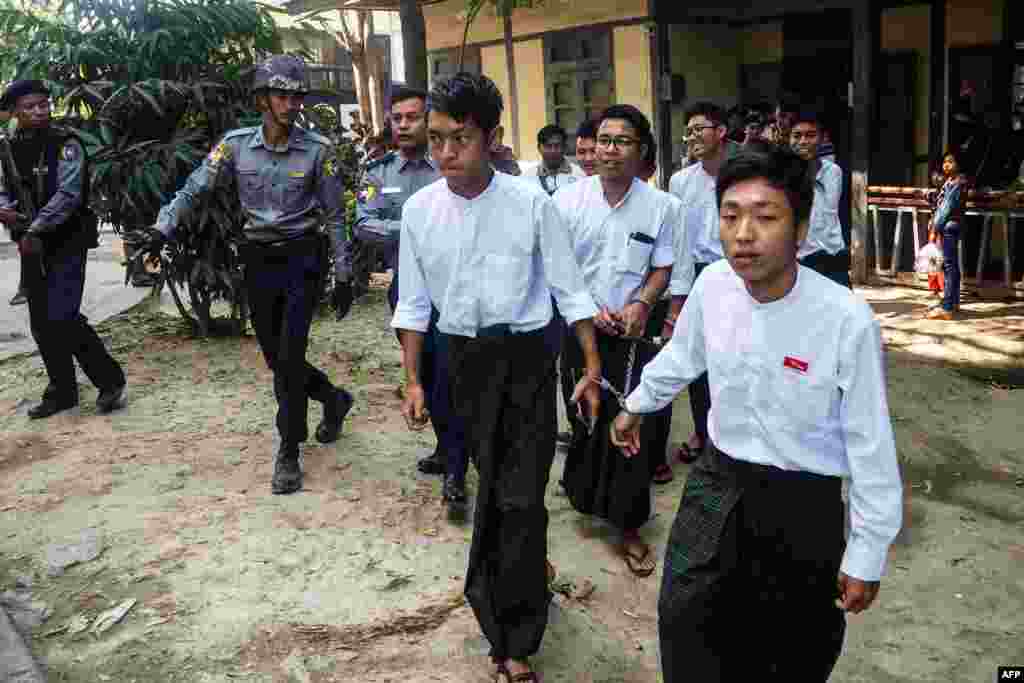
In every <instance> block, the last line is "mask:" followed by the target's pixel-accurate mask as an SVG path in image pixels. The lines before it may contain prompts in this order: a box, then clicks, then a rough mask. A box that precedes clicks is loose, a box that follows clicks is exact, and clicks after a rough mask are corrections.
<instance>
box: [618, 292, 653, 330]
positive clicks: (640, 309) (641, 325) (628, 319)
mask: <svg viewBox="0 0 1024 683" xmlns="http://www.w3.org/2000/svg"><path fill="white" fill-rule="evenodd" d="M650 314H651V309H650V307H649V306H648V305H647V304H645V303H643V302H642V301H634V302H632V303H629V304H626V307H625V308H623V309H622V314H621V318H622V322H623V325H624V326H625V328H626V330H625V333H626V336H627V337H633V338H636V337H642V336H644V330H646V329H647V318H648V317H649V316H650Z"/></svg>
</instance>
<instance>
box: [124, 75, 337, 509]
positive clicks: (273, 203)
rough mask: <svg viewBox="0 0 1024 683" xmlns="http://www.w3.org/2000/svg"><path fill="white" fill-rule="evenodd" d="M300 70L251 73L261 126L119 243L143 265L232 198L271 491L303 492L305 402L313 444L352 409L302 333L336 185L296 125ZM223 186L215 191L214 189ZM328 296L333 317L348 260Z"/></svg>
mask: <svg viewBox="0 0 1024 683" xmlns="http://www.w3.org/2000/svg"><path fill="white" fill-rule="evenodd" d="M306 83H307V79H306V66H305V64H304V63H303V62H302V60H301V59H299V58H298V57H294V56H291V55H277V56H274V57H271V58H270V59H268V60H267V61H265V62H264V63H263V64H261V65H260V66H259V67H258V68H257V69H256V73H255V75H254V77H253V95H254V99H255V101H256V106H257V108H258V109H259V110H260V111H261V112H262V114H263V124H262V125H260V126H254V127H251V128H239V129H237V130H233V131H230V132H229V133H228V134H227V135H225V136H224V139H223V140H222V141H221V142H220V143H219V144H218V145H217V146H216V147H214V148H213V151H211V152H210V154H209V156H207V158H206V159H205V160H204V162H203V164H202V165H201V166H200V167H199V168H198V169H196V171H195V172H193V173H192V175H190V176H189V178H188V180H187V181H186V182H185V186H184V187H183V188H182V189H181V190H179V191H178V193H177V194H176V195H175V197H174V199H173V200H172V201H171V203H170V204H167V205H166V206H164V207H163V209H161V211H160V215H159V216H158V218H157V222H156V226H155V227H153V228H146V229H143V230H139V231H135V232H133V233H130V234H128V235H125V240H126V241H127V242H128V243H129V244H131V245H132V246H133V247H134V248H135V249H136V250H137V253H138V254H139V258H144V257H145V255H146V254H147V253H153V252H159V251H160V250H161V249H162V248H163V245H164V243H165V242H166V240H168V239H170V238H171V237H172V236H173V234H174V232H175V230H177V229H178V228H179V227H181V226H182V225H187V224H188V222H189V219H190V217H191V216H192V215H193V213H194V212H195V211H196V209H197V208H198V207H199V204H200V200H201V198H202V197H203V196H205V195H208V194H209V193H210V192H214V191H216V190H217V189H218V188H224V187H230V188H232V191H234V192H238V198H239V200H240V202H241V209H242V214H243V216H244V219H245V224H244V226H243V234H244V236H245V240H244V242H243V243H242V244H241V245H240V246H239V256H240V258H241V260H242V261H243V263H245V287H246V290H247V293H248V297H249V305H250V306H251V308H252V322H253V327H255V328H256V338H257V339H258V340H259V344H260V349H261V350H262V351H263V357H264V359H265V360H266V362H267V366H268V367H269V368H270V369H271V370H272V371H273V373H274V395H275V397H276V398H277V407H278V410H277V430H278V432H279V433H280V436H281V445H280V448H279V450H278V453H277V456H276V458H275V460H274V474H273V477H272V478H271V483H270V488H271V492H272V493H275V494H286V493H293V492H295V491H298V490H300V489H301V488H302V469H301V467H300V465H299V455H300V444H302V443H303V442H304V441H306V438H307V436H308V425H307V412H308V409H309V399H311V398H312V399H313V400H315V401H319V402H320V403H322V404H323V406H324V413H323V421H322V422H320V424H319V425H318V426H317V428H316V438H317V441H319V442H320V443H332V442H334V441H336V440H337V439H338V435H339V434H340V433H341V427H342V422H343V421H344V419H345V415H346V414H348V411H349V409H350V408H351V407H352V395H351V394H349V393H348V392H347V391H345V390H344V389H341V388H339V387H335V386H334V385H333V384H332V383H331V381H330V379H328V377H327V375H326V374H325V373H324V372H323V371H322V370H320V369H319V368H315V367H313V366H312V365H311V364H310V363H309V362H308V361H307V360H306V349H307V347H308V346H309V328H310V325H311V324H312V322H313V313H314V311H315V309H316V306H317V303H318V302H319V300H320V294H321V289H322V282H323V276H324V273H325V270H326V268H327V262H328V258H327V250H328V249H329V247H330V242H329V239H328V235H329V234H331V233H330V232H325V229H324V228H325V227H326V229H327V230H328V231H334V234H338V235H341V234H343V233H342V232H341V231H340V229H339V228H340V226H341V223H342V221H343V220H344V211H343V207H342V185H341V178H340V174H339V172H338V164H337V158H336V157H335V156H334V154H333V151H332V145H331V141H330V140H328V139H327V138H325V137H323V136H321V135H318V134H316V133H313V132H310V131H307V130H305V129H303V128H300V127H298V126H297V125H295V120H296V118H297V117H298V114H299V111H300V110H301V109H302V104H303V100H304V98H305V96H306V93H307V86H306ZM222 180H223V181H225V182H221V181H222ZM337 252H338V253H339V255H340V258H341V263H340V264H338V265H337V266H336V267H337V268H338V270H337V281H336V283H335V287H336V288H339V289H340V296H339V297H338V299H337V304H338V306H339V310H338V312H339V314H340V315H341V316H344V315H345V314H346V313H347V312H348V309H349V308H350V307H351V305H352V285H351V263H350V262H349V260H348V259H349V254H350V251H349V250H348V249H346V248H339V249H338V250H337Z"/></svg>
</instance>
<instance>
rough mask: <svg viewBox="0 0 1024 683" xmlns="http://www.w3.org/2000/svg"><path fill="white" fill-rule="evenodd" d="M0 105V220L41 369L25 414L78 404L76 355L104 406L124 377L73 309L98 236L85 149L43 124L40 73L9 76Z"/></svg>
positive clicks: (46, 95) (115, 398) (111, 402)
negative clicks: (9, 125) (35, 400)
mask: <svg viewBox="0 0 1024 683" xmlns="http://www.w3.org/2000/svg"><path fill="white" fill-rule="evenodd" d="M0 107H2V108H3V109H5V110H8V111H13V114H14V117H15V119H16V120H17V122H18V130H17V132H16V133H15V134H14V138H13V139H12V140H3V141H0V222H2V223H3V224H4V225H5V226H6V227H7V228H8V229H9V230H10V231H11V233H12V236H16V237H17V241H18V250H19V251H20V252H21V255H22V264H21V265H22V283H23V285H24V287H25V290H26V291H27V298H28V308H29V321H30V324H31V327H32V336H33V337H34V338H35V340H36V344H38V346H39V355H40V356H42V359H43V364H44V365H45V366H46V374H47V375H48V377H49V385H48V386H47V387H46V390H45V391H44V392H43V400H42V402H41V403H40V404H39V405H37V406H35V407H33V408H32V409H31V410H29V412H28V416H29V417H30V418H32V419H39V418H44V417H49V416H51V415H53V414H54V413H57V412H60V411H62V410H66V409H68V408H72V407H74V406H77V405H78V382H77V378H76V375H75V362H74V361H75V360H76V359H77V360H78V364H79V365H80V366H81V367H82V370H83V371H84V372H85V374H86V376H88V378H89V380H90V381H91V382H92V383H93V384H94V385H96V388H97V389H99V397H98V398H97V399H96V409H97V411H98V412H100V413H108V412H110V411H112V410H114V409H115V408H117V407H118V406H120V405H121V403H122V400H121V399H122V396H123V394H124V386H125V377H124V371H123V370H122V369H121V366H120V365H118V364H117V361H115V360H114V359H113V358H111V356H110V354H109V353H107V350H106V349H105V348H104V347H103V342H102V341H101V340H100V338H99V336H98V335H97V334H96V331H95V330H93V329H92V327H90V326H89V323H88V321H87V320H86V318H85V316H84V315H82V313H81V306H82V293H83V291H84V290H85V263H86V254H87V252H88V250H89V249H91V248H93V247H96V246H97V240H98V233H97V229H96V216H95V214H93V213H92V211H90V210H89V208H88V197H89V187H88V186H89V182H88V180H89V174H88V169H87V168H86V158H85V149H84V148H83V146H82V144H81V143H80V142H79V141H78V140H77V139H75V138H74V137H73V136H72V135H71V134H70V133H68V132H67V131H64V130H62V129H60V128H58V127H56V126H53V125H51V119H50V91H49V90H47V88H46V86H45V85H44V84H43V83H42V81H15V82H14V83H12V84H11V85H10V87H9V88H8V89H7V92H5V93H4V96H3V99H2V101H0Z"/></svg>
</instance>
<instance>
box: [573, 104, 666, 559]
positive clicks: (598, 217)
mask: <svg viewBox="0 0 1024 683" xmlns="http://www.w3.org/2000/svg"><path fill="white" fill-rule="evenodd" d="M653 148H654V136H653V134H652V132H651V125H650V122H649V121H648V120H647V117H645V116H644V115H643V114H642V113H641V112H640V111H639V110H638V109H637V108H636V107H633V106H630V105H615V106H612V107H609V108H608V109H607V110H606V111H605V112H604V113H603V114H602V115H601V123H600V126H599V128H598V135H597V154H598V159H599V169H600V170H599V172H598V173H599V174H598V175H597V176H593V177H590V178H586V179H584V180H581V181H579V182H577V183H575V184H574V185H570V186H569V187H566V188H563V189H562V190H560V191H559V192H558V193H557V194H556V195H555V197H554V199H555V205H556V206H557V207H558V209H559V211H560V212H561V214H562V217H563V219H564V221H565V223H566V225H567V227H568V229H569V234H570V235H571V237H572V242H573V250H574V252H575V255H576V262H577V263H578V264H579V266H580V269H581V271H582V273H583V278H584V280H585V281H586V285H587V289H588V290H589V291H590V294H591V296H592V297H593V298H594V301H595V303H596V304H597V305H598V306H599V307H600V311H601V313H600V315H598V316H597V317H596V318H595V321H594V322H595V325H596V327H597V331H598V336H597V341H598V350H599V351H600V354H601V367H602V368H604V372H605V378H606V379H607V380H608V381H610V382H611V383H612V384H613V385H614V386H615V387H616V388H617V389H618V390H619V391H628V389H629V387H630V386H634V385H635V384H636V382H637V381H638V379H639V373H640V369H641V368H643V366H644V364H645V363H647V362H648V361H650V359H651V358H652V357H653V356H654V352H655V350H654V349H653V348H652V346H651V344H650V342H649V338H647V339H645V337H647V326H648V321H649V318H650V315H651V311H652V309H653V308H654V306H655V305H656V304H657V302H658V299H659V297H660V296H661V294H662V292H664V291H665V288H666V287H667V286H668V280H669V273H670V272H671V268H672V261H673V255H672V236H673V234H674V228H675V224H676V223H677V222H678V220H679V212H678V204H677V203H675V201H674V200H673V199H672V198H671V197H670V196H669V195H668V194H667V193H665V192H661V191H659V190H656V189H654V188H653V187H651V186H650V185H648V184H647V183H645V182H643V181H642V180H640V179H639V177H638V176H639V175H640V173H641V172H642V171H643V170H644V169H645V167H646V164H647V163H648V162H649V156H650V152H651V151H652V150H653ZM565 347H566V348H565V350H564V354H563V360H564V363H565V367H566V369H567V370H568V371H570V372H572V373H574V376H577V377H578V376H580V375H581V374H582V373H583V370H584V367H583V356H582V354H581V353H580V348H579V346H578V345H577V344H575V343H573V342H572V340H571V339H567V340H566V345H565ZM604 399H605V403H604V408H603V409H602V411H601V414H600V416H599V417H598V420H597V425H596V427H593V426H592V427H591V429H590V433H589V434H588V435H587V436H586V438H582V439H576V440H575V441H574V442H573V443H572V444H571V445H570V447H569V454H568V456H567V457H566V464H565V475H564V481H565V487H566V493H567V494H568V496H569V500H570V502H571V503H572V505H573V507H574V508H575V509H576V510H578V511H580V512H583V513H585V514H593V515H598V516H600V517H602V518H604V519H606V520H608V521H609V522H611V523H612V524H613V525H615V526H616V527H617V528H618V529H619V530H620V531H621V532H622V535H623V557H624V560H625V562H626V564H627V565H628V566H629V568H630V570H631V571H633V572H634V573H635V574H636V575H638V576H641V577H646V576H650V574H651V573H652V572H653V571H654V567H655V560H654V554H653V552H652V551H651V549H650V546H648V545H647V544H646V543H645V542H644V541H643V539H642V538H641V537H640V533H639V530H640V527H641V526H642V525H643V524H645V523H646V522H647V520H648V519H649V517H650V514H651V503H650V479H651V469H652V468H651V465H650V460H651V458H652V457H653V456H652V453H653V452H654V451H655V450H656V449H657V448H658V447H659V446H658V445H657V444H652V443H650V442H649V441H650V434H648V435H646V438H647V439H648V443H645V447H644V449H643V453H642V457H640V458H635V459H633V460H626V459H624V458H622V456H621V454H620V453H619V452H618V450H617V449H615V448H612V447H611V444H610V443H609V442H608V436H607V427H608V425H609V424H610V423H611V421H612V419H614V417H615V414H616V412H617V408H616V400H615V397H614V396H613V394H612V393H606V394H605V395H604ZM576 431H577V434H579V433H580V431H581V430H580V429H577V430H576ZM665 436H666V437H667V434H666V435H665ZM666 445H667V444H666V443H664V442H663V443H661V444H660V448H661V450H662V451H664V449H665V447H666Z"/></svg>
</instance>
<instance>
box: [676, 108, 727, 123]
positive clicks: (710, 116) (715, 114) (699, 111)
mask: <svg viewBox="0 0 1024 683" xmlns="http://www.w3.org/2000/svg"><path fill="white" fill-rule="evenodd" d="M694 116H703V117H704V118H706V119H707V120H708V121H710V122H711V123H713V124H715V125H716V126H727V125H728V121H727V120H726V115H725V110H724V109H722V108H721V107H719V106H718V105H717V104H715V103H714V102H698V103H696V104H695V105H693V106H692V107H690V108H689V109H687V110H686V123H689V122H690V119H692V118H693V117H694Z"/></svg>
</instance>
